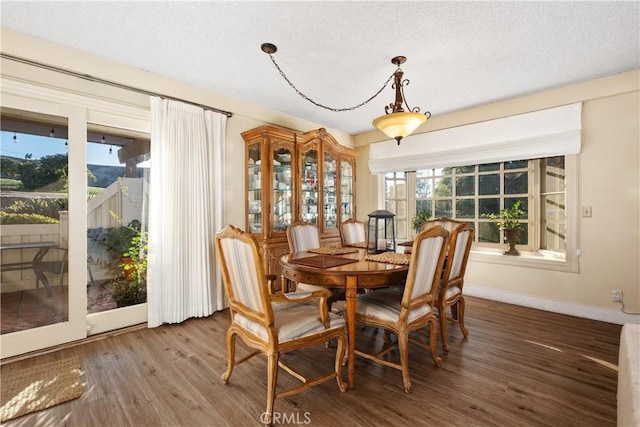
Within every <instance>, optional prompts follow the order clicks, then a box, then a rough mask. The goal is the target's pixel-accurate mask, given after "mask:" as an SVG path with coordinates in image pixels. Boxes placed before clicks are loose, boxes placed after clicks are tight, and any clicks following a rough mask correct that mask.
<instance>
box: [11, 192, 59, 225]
mask: <svg viewBox="0 0 640 427" xmlns="http://www.w3.org/2000/svg"><path fill="white" fill-rule="evenodd" d="M68 205H69V200H68V199H66V198H58V199H21V200H16V201H15V202H13V204H11V206H9V207H7V208H5V209H4V210H5V212H9V213H20V214H37V215H43V216H48V217H50V218H54V219H58V217H59V215H58V211H64V210H67V208H68ZM56 222H57V221H56Z"/></svg>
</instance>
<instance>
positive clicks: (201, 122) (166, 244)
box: [147, 97, 227, 328]
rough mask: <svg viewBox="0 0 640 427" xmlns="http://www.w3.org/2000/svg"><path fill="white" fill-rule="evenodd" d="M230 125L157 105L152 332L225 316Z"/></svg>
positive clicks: (221, 118)
mask: <svg viewBox="0 0 640 427" xmlns="http://www.w3.org/2000/svg"><path fill="white" fill-rule="evenodd" d="M226 121H227V117H226V116H225V115H223V114H218V113H215V112H212V111H205V110H204V109H202V108H200V107H197V106H194V105H188V104H184V103H181V102H177V101H170V100H165V99H161V98H157V97H152V98H151V125H152V130H151V165H152V170H151V184H150V187H151V188H150V196H149V255H148V268H147V284H148V286H147V288H148V290H147V302H148V325H149V327H150V328H151V327H155V326H159V325H161V324H163V323H179V322H182V321H184V320H186V319H188V318H190V317H203V316H208V315H210V314H212V313H213V312H214V311H217V310H220V309H222V308H224V304H225V301H224V291H223V287H222V280H221V276H220V272H219V271H217V270H218V269H217V264H216V255H215V245H214V239H215V233H216V231H217V230H219V229H221V228H222V226H223V223H224V218H223V212H224V210H223V202H224V140H225V129H226Z"/></svg>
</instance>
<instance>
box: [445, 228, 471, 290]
mask: <svg viewBox="0 0 640 427" xmlns="http://www.w3.org/2000/svg"><path fill="white" fill-rule="evenodd" d="M473 233H474V230H473V226H472V225H471V224H470V223H468V222H459V223H458V224H456V225H455V228H454V229H453V231H452V232H451V238H450V240H449V250H448V253H447V265H446V268H445V272H444V276H443V278H444V279H445V281H444V283H443V289H442V290H441V291H442V292H444V291H446V288H447V287H449V286H454V285H457V286H458V287H459V288H460V291H462V285H463V283H464V273H465V271H466V269H467V260H468V259H469V253H470V252H471V244H472V243H473Z"/></svg>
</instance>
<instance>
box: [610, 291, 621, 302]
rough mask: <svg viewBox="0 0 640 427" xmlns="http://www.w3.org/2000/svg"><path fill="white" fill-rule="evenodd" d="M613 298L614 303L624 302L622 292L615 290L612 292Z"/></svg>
mask: <svg viewBox="0 0 640 427" xmlns="http://www.w3.org/2000/svg"><path fill="white" fill-rule="evenodd" d="M611 293H612V296H613V302H622V291H618V290H614V291H611Z"/></svg>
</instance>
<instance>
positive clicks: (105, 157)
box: [1, 131, 124, 166]
mask: <svg viewBox="0 0 640 427" xmlns="http://www.w3.org/2000/svg"><path fill="white" fill-rule="evenodd" d="M13 136H14V133H13V132H6V131H3V132H2V152H1V154H2V155H3V156H10V157H15V158H18V159H24V158H25V156H26V155H27V154H29V153H30V154H31V155H32V156H31V158H32V159H33V160H37V159H40V158H42V157H44V156H50V155H53V154H61V153H66V152H67V148H66V147H65V142H66V141H67V140H66V139H62V138H55V137H49V136H37V135H28V134H22V133H18V134H16V138H17V140H16V142H14V140H13ZM110 147H111V146H110V145H109V144H96V143H88V144H87V164H90V165H107V166H124V165H123V164H121V163H120V162H119V161H118V149H119V147H117V146H113V149H112V152H111V154H109V148H110Z"/></svg>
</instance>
